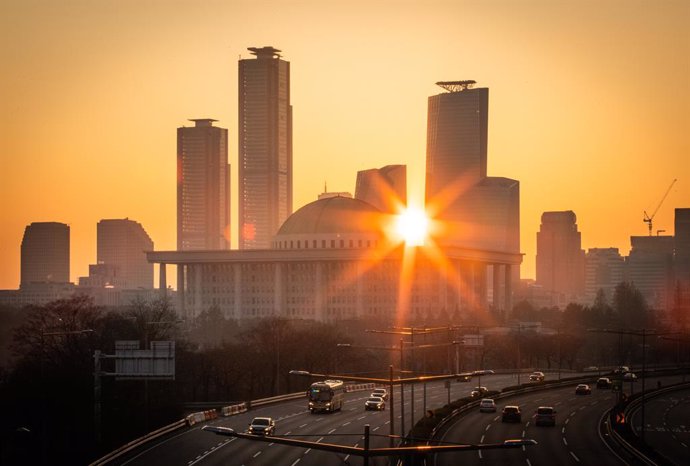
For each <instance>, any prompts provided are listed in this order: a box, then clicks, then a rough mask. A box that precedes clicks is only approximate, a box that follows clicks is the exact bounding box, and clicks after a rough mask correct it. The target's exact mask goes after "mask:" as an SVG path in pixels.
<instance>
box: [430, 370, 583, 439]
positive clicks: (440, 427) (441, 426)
mask: <svg viewBox="0 0 690 466" xmlns="http://www.w3.org/2000/svg"><path fill="white" fill-rule="evenodd" d="M592 378H593V376H592V375H587V376H582V377H576V378H570V379H563V380H561V381H553V382H551V381H549V383H537V384H533V385H528V386H525V387H522V388H517V389H514V390H508V391H505V392H501V393H499V394H497V395H493V396H491V398H493V399H495V400H500V399H503V398H509V397H511V396H516V395H520V394H523V393H530V392H536V391H541V390H549V389H551V388H556V387H567V386H569V385H577V384H579V383H585V382H591V381H592ZM480 400H481V397H478V398H477V399H476V400H474V401H470V402H468V403H467V404H465V405H463V406H461V407H460V408H457V409H455V410H453V412H451V413H450V414H449V415H448V416H446V417H445V418H443V419H442V420H441V422H439V423H438V425H436V427H434V428H433V429H432V431H431V435H430V436H429V440H428V441H427V444H429V443H431V442H433V439H434V438H435V437H436V436H437V435H438V434H439V433H440V432H441V431H442V430H443V429H444V428H445V427H446V426H447V425H448V424H449V423H450V422H452V421H454V420H455V419H456V418H457V417H460V416H461V415H462V414H464V413H465V412H467V411H469V410H471V409H474V408H476V407H477V406H479V401H480Z"/></svg>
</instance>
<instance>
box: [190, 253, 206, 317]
mask: <svg viewBox="0 0 690 466" xmlns="http://www.w3.org/2000/svg"><path fill="white" fill-rule="evenodd" d="M203 267H204V266H203V264H195V265H194V267H193V271H194V274H193V276H194V294H193V297H194V298H193V300H194V307H193V308H192V318H196V316H198V315H199V314H201V307H202V299H203V296H202V292H201V274H202V273H203Z"/></svg>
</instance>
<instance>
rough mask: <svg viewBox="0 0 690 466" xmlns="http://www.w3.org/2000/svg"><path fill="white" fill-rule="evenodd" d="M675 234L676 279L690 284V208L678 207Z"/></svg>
mask: <svg viewBox="0 0 690 466" xmlns="http://www.w3.org/2000/svg"><path fill="white" fill-rule="evenodd" d="M673 234H674V242H675V244H674V262H675V269H676V279H677V280H680V281H681V282H683V283H685V284H686V285H688V286H690V209H676V211H675V220H674V233H673Z"/></svg>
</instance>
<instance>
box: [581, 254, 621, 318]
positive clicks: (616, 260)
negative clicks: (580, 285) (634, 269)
mask: <svg viewBox="0 0 690 466" xmlns="http://www.w3.org/2000/svg"><path fill="white" fill-rule="evenodd" d="M624 280H625V260H624V259H623V257H622V256H621V255H620V253H619V252H618V248H590V249H589V250H588V251H587V255H586V256H585V300H586V302H587V304H590V305H591V304H594V301H595V300H596V298H597V294H598V293H599V290H603V291H604V296H605V297H606V300H607V302H608V303H609V304H613V294H614V291H615V289H616V286H617V285H618V284H619V283H620V282H622V281H624Z"/></svg>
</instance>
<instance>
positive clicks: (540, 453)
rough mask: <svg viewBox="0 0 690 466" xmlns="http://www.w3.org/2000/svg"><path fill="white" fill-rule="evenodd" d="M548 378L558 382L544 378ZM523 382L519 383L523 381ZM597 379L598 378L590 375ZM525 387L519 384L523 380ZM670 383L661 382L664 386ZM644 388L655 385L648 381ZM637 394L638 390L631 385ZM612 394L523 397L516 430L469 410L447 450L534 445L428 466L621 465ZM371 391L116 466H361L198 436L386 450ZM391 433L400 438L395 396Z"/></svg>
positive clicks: (433, 392)
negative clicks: (537, 418) (607, 436)
mask: <svg viewBox="0 0 690 466" xmlns="http://www.w3.org/2000/svg"><path fill="white" fill-rule="evenodd" d="M547 376H548V378H555V377H556V376H555V375H552V374H548V375H547ZM523 377H524V376H523ZM592 377H593V379H592V380H595V379H596V375H593V376H592ZM523 380H524V378H523ZM671 381H672V379H670V378H666V379H664V384H668V383H671ZM516 382H517V379H516V376H515V375H510V374H508V375H490V376H483V377H482V378H481V384H482V385H483V386H486V387H488V388H489V389H490V390H500V389H501V388H503V387H505V386H509V385H514V384H515V383H516ZM477 383H478V380H477V378H474V379H473V380H472V381H471V382H465V383H461V382H455V381H454V382H453V383H452V384H451V399H452V400H454V399H458V398H460V397H463V396H467V395H468V394H469V392H470V391H471V389H472V388H473V387H474V386H475V385H477ZM648 383H649V385H648V387H651V386H652V385H653V384H655V383H656V380H655V379H650V380H649V381H648ZM636 385H638V387H636V389H637V390H639V383H636ZM613 395H614V394H613V393H612V392H611V391H610V390H597V389H596V388H594V387H593V390H592V394H591V395H582V396H576V395H575V392H574V386H572V387H566V388H558V389H552V390H546V391H540V392H535V393H531V394H525V395H521V396H518V397H514V398H510V399H508V401H509V402H510V404H514V403H517V404H519V405H520V406H521V408H522V411H523V419H522V422H521V423H518V424H502V423H501V422H500V416H499V413H500V408H502V407H503V406H504V405H505V404H506V403H507V401H506V400H500V401H499V403H498V404H499V407H500V408H499V413H496V414H486V413H479V412H478V411H472V412H469V413H468V414H466V415H465V416H463V417H461V418H459V420H458V421H457V422H455V423H454V424H453V426H452V427H451V428H450V429H449V430H448V431H447V432H446V433H445V435H444V437H443V439H442V440H443V441H445V442H452V443H463V444H466V443H494V442H502V441H503V440H505V439H509V438H521V437H525V438H533V439H535V440H537V441H538V442H539V445H537V446H532V447H527V448H526V449H525V450H524V451H523V450H522V449H514V450H513V449H511V450H493V451H483V452H481V454H479V452H463V453H446V454H444V455H439V456H438V457H437V458H434V462H433V464H436V465H439V466H440V465H446V464H448V465H450V464H460V462H462V464H484V465H490V464H526V465H527V466H536V465H539V464H577V463H582V464H598V465H604V466H606V465H613V464H620V461H619V460H618V459H617V457H616V456H615V455H614V454H613V453H611V452H610V451H609V450H608V448H607V447H606V446H605V445H604V444H603V443H602V441H601V439H600V438H599V434H598V430H597V426H598V423H599V420H600V418H601V416H602V415H603V413H604V412H605V411H606V410H608V409H609V408H610V407H611V406H612V405H613V400H614V398H613ZM368 396H369V392H368V391H361V392H354V393H348V394H346V398H345V403H344V407H343V410H342V411H340V412H336V413H332V414H327V413H325V414H311V413H309V411H308V409H307V400H306V397H305V398H304V399H297V400H292V401H288V402H282V403H277V404H271V405H266V406H261V407H257V408H253V409H251V410H250V411H249V412H246V413H243V414H239V415H235V416H230V417H226V418H219V419H216V420H213V421H209V422H207V423H201V424H198V425H196V426H194V427H192V428H188V429H186V430H184V431H181V432H177V433H175V434H173V435H171V436H170V437H168V438H166V439H164V440H162V441H160V442H158V443H154V444H150V445H148V446H147V447H146V448H145V449H143V451H138V452H137V453H136V454H135V455H134V456H130V457H128V458H126V459H123V460H121V461H119V462H117V463H116V464H121V465H129V466H143V465H151V464H166V465H172V466H174V465H179V466H194V465H203V466H210V465H225V466H235V465H237V466H240V465H246V466H249V465H254V466H262V465H265V466H268V465H286V466H298V465H299V466H310V465H314V466H316V465H342V464H355V465H356V464H362V459H361V458H358V457H348V456H346V455H343V454H337V453H333V452H324V451H319V450H314V449H306V448H299V447H292V446H285V445H279V444H275V443H265V442H257V441H252V440H245V439H238V438H232V437H223V436H219V435H215V434H212V433H209V432H205V431H202V430H201V427H202V426H203V425H214V426H222V427H230V428H232V429H235V430H237V431H241V432H244V431H245V430H246V428H247V426H248V425H249V423H250V421H251V419H252V418H253V417H256V416H268V417H273V418H274V419H275V420H276V432H275V435H276V436H285V437H289V438H296V439H300V440H308V441H313V442H317V443H331V444H338V445H347V446H358V447H362V446H363V433H364V425H365V424H369V426H370V433H371V444H370V447H371V448H380V447H388V446H389V445H390V444H389V437H388V434H389V429H390V413H389V409H390V405H387V407H386V410H385V411H381V412H374V411H365V410H364V401H365V399H366V398H367V397H368ZM422 396H423V390H422V386H421V385H418V386H417V387H416V388H415V414H416V416H415V418H416V419H419V418H421V416H422V415H423V399H422ZM394 400H395V411H394V413H395V434H396V435H398V434H399V433H400V415H401V413H400V390H399V388H396V390H395V392H394ZM447 401H448V391H447V389H446V388H445V387H444V386H443V383H442V382H439V383H434V384H428V385H427V409H434V408H438V407H441V406H443V405H445V404H446V403H447ZM543 405H547V406H554V407H555V408H556V409H557V410H558V414H557V424H556V427H538V428H537V427H535V426H534V425H533V422H532V419H531V416H532V414H533V413H534V411H535V410H536V408H537V407H538V406H543ZM410 408H411V403H410V388H409V387H408V386H406V389H405V417H406V422H405V428H406V430H408V431H409V429H410V427H411V422H410ZM370 464H371V465H377V464H378V465H382V464H386V459H385V458H372V459H371V460H370Z"/></svg>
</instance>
